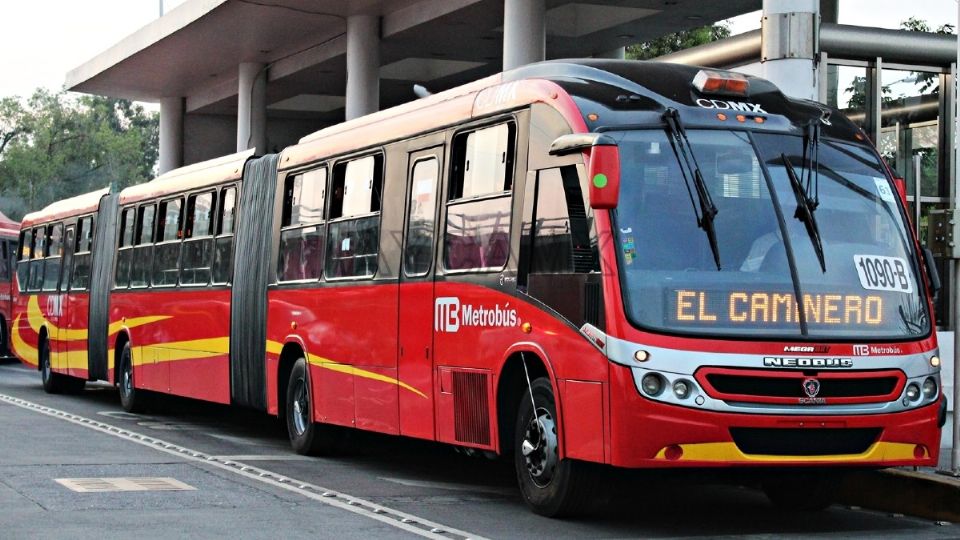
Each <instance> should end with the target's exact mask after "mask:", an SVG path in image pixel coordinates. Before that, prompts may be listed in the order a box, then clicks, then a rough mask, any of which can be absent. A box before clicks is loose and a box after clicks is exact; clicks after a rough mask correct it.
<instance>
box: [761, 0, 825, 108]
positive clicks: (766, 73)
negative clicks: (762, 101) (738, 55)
mask: <svg viewBox="0 0 960 540" xmlns="http://www.w3.org/2000/svg"><path fill="white" fill-rule="evenodd" d="M819 34H820V2H819V0H763V18H762V23H761V29H760V35H761V44H760V58H761V62H762V64H761V66H760V73H761V75H762V76H763V77H764V78H765V79H768V80H769V81H771V82H772V83H774V84H776V85H777V86H778V87H780V89H781V90H783V93H785V94H787V95H788V96H793V97H798V98H804V99H813V100H816V99H818V98H819V97H820V92H819V90H818V86H819V79H820V77H819V73H818V69H819V66H818V63H817V62H816V59H817V50H818V48H819V41H820V40H819V39H818V36H819Z"/></svg>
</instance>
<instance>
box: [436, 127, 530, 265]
mask: <svg viewBox="0 0 960 540" xmlns="http://www.w3.org/2000/svg"><path fill="white" fill-rule="evenodd" d="M515 139H516V126H515V125H514V124H513V123H512V122H508V123H505V124H498V125H496V126H491V127H487V128H483V129H479V130H476V131H472V132H469V133H463V134H460V135H457V137H455V138H454V141H453V171H452V172H453V174H452V175H451V179H450V182H451V183H450V191H449V198H448V202H447V223H446V232H445V235H444V257H443V258H444V266H445V267H446V269H447V270H481V269H482V270H499V269H501V268H503V266H504V265H505V264H506V263H507V257H508V255H509V252H510V213H511V200H512V197H511V195H512V188H513V161H514V158H513V155H514V141H515Z"/></svg>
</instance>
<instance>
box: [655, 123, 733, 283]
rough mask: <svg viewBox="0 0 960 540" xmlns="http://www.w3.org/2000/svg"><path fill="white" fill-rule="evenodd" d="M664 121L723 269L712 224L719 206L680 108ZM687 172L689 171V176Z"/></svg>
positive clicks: (695, 208)
mask: <svg viewBox="0 0 960 540" xmlns="http://www.w3.org/2000/svg"><path fill="white" fill-rule="evenodd" d="M663 121H664V123H665V124H666V125H667V131H668V132H669V134H670V144H671V145H672V146H673V151H674V153H675V154H676V155H677V158H678V159H679V161H680V175H681V176H683V183H684V184H685V185H686V186H687V195H689V196H690V204H691V205H692V206H693V213H694V215H695V216H696V218H697V226H698V227H700V228H701V229H703V232H705V233H706V234H707V241H709V242H710V249H711V250H712V251H713V262H715V263H716V264H717V270H720V248H719V247H718V246H717V230H716V228H715V227H714V225H713V219H714V218H715V217H716V216H717V207H716V206H715V205H714V204H713V198H711V197H710V190H709V189H707V184H706V182H704V181H703V174H701V173H700V166H699V165H698V164H697V157H696V156H695V155H694V154H693V147H692V146H691V145H690V139H688V138H687V132H686V130H684V129H683V124H681V123H680V115H679V114H678V113H677V110H676V109H674V108H669V109H667V110H666V112H664V113H663ZM684 167H686V170H684ZM687 171H690V174H689V175H688V174H687ZM691 177H692V178H693V189H691V187H690V182H691ZM694 190H696V192H697V198H696V201H694V198H693V192H694Z"/></svg>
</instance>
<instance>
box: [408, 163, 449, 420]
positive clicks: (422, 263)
mask: <svg viewBox="0 0 960 540" xmlns="http://www.w3.org/2000/svg"><path fill="white" fill-rule="evenodd" d="M442 165H443V146H437V147H434V148H430V149H428V150H421V151H419V152H414V153H411V154H410V159H409V162H408V165H407V180H408V182H407V205H406V206H407V214H406V216H407V217H406V223H405V226H404V237H403V238H404V239H403V262H402V264H401V268H400V313H399V315H400V316H399V329H398V330H399V333H398V335H399V339H398V342H399V343H398V344H399V350H398V351H397V352H398V358H399V361H398V373H399V377H398V378H399V379H400V383H401V385H400V433H401V434H402V435H408V436H411V437H422V438H426V439H433V438H434V417H433V397H432V396H433V352H434V351H433V297H434V294H433V277H434V261H435V260H436V256H435V249H436V236H437V191H438V188H439V179H440V171H441V170H442Z"/></svg>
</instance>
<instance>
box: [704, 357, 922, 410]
mask: <svg viewBox="0 0 960 540" xmlns="http://www.w3.org/2000/svg"><path fill="white" fill-rule="evenodd" d="M694 377H695V378H696V379H697V382H699V383H700V385H701V386H703V389H704V391H705V392H706V393H707V395H709V396H710V397H712V398H714V399H721V400H724V401H727V402H731V403H734V402H739V403H766V404H781V405H798V404H799V405H841V404H854V403H883V402H887V401H894V400H896V399H897V398H898V397H899V395H900V392H901V391H902V390H903V387H904V385H905V384H906V376H905V375H904V374H903V372H902V371H900V370H896V369H885V370H858V371H846V370H819V371H817V370H787V369H753V368H727V367H719V366H706V367H702V368H700V369H698V370H697V372H696V374H695V375H694ZM811 379H814V380H813V381H811ZM808 383H809V384H808ZM808 391H809V392H808Z"/></svg>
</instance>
